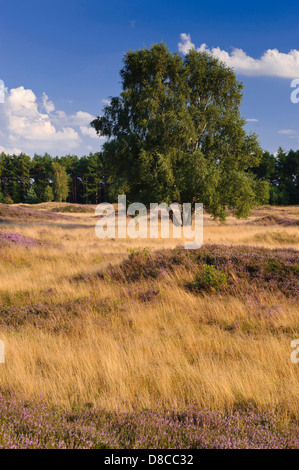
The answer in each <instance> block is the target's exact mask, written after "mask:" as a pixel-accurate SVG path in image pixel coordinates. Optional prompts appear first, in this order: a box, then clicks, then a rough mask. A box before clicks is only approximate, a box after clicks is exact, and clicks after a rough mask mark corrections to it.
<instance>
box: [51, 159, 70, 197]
mask: <svg viewBox="0 0 299 470" xmlns="http://www.w3.org/2000/svg"><path fill="white" fill-rule="evenodd" d="M52 167H53V180H54V181H53V192H54V200H55V202H62V201H66V198H67V196H68V193H69V188H68V176H67V173H66V171H65V168H64V167H63V166H62V165H61V164H60V163H57V162H53V163H52Z"/></svg>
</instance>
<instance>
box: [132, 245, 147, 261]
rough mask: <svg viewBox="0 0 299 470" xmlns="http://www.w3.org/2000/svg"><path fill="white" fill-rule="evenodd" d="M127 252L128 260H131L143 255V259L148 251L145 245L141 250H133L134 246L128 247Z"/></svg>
mask: <svg viewBox="0 0 299 470" xmlns="http://www.w3.org/2000/svg"><path fill="white" fill-rule="evenodd" d="M127 252H128V254H129V260H130V261H132V260H133V259H134V258H135V257H137V256H141V257H144V258H145V259H146V258H148V256H149V252H148V248H147V247H145V248H143V250H135V249H134V248H128V249H127Z"/></svg>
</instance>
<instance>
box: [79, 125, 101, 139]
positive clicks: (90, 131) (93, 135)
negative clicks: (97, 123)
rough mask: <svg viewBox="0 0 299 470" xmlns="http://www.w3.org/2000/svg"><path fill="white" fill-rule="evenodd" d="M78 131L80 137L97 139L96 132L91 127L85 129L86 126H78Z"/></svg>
mask: <svg viewBox="0 0 299 470" xmlns="http://www.w3.org/2000/svg"><path fill="white" fill-rule="evenodd" d="M80 131H81V133H82V135H88V136H89V137H91V138H92V139H98V138H99V137H98V135H97V133H96V131H95V130H94V129H93V128H92V127H87V126H80Z"/></svg>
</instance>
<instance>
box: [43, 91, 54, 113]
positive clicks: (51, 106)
mask: <svg viewBox="0 0 299 470" xmlns="http://www.w3.org/2000/svg"><path fill="white" fill-rule="evenodd" d="M42 100H43V106H44V109H45V111H46V113H51V112H52V111H54V110H55V106H54V103H53V101H50V100H49V97H48V96H47V95H46V93H45V92H44V93H43V96H42Z"/></svg>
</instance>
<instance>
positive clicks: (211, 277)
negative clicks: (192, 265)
mask: <svg viewBox="0 0 299 470" xmlns="http://www.w3.org/2000/svg"><path fill="white" fill-rule="evenodd" d="M226 286H227V274H226V273H225V272H223V271H221V270H219V269H216V268H215V266H213V265H210V266H209V265H207V264H204V265H203V266H201V268H200V269H199V271H198V272H197V273H196V276H195V280H194V281H193V283H192V288H193V290H195V291H198V292H200V291H207V292H217V291H219V290H221V289H223V288H224V287H226Z"/></svg>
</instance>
